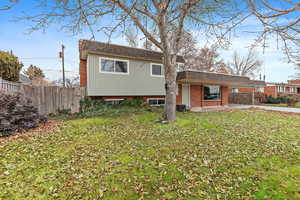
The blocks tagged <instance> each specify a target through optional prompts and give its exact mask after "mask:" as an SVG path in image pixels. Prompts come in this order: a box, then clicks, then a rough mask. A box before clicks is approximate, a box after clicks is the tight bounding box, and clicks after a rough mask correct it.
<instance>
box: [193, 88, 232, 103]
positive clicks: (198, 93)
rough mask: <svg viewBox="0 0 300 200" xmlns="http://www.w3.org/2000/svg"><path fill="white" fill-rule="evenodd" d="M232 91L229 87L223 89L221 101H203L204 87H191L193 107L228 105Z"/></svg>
mask: <svg viewBox="0 0 300 200" xmlns="http://www.w3.org/2000/svg"><path fill="white" fill-rule="evenodd" d="M230 91H231V89H230V88H228V87H221V100H215V101H214V100H212V101H211V100H209V101H205V100H203V86H200V85H191V86H190V95H191V107H202V106H222V105H228V95H229V93H230Z"/></svg>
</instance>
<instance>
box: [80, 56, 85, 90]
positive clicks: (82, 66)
mask: <svg viewBox="0 0 300 200" xmlns="http://www.w3.org/2000/svg"><path fill="white" fill-rule="evenodd" d="M86 68H87V66H86V60H81V59H80V63H79V75H80V87H86V86H87V69H86Z"/></svg>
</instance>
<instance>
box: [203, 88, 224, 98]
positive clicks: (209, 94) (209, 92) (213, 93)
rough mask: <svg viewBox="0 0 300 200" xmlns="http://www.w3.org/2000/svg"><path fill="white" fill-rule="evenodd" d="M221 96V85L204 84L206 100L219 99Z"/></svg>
mask: <svg viewBox="0 0 300 200" xmlns="http://www.w3.org/2000/svg"><path fill="white" fill-rule="evenodd" d="M220 97H221V92H220V86H217V85H207V86H204V100H219V99H220Z"/></svg>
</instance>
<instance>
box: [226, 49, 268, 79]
mask: <svg viewBox="0 0 300 200" xmlns="http://www.w3.org/2000/svg"><path fill="white" fill-rule="evenodd" d="M262 64H263V62H262V61H261V60H259V58H258V55H257V53H256V52H255V51H254V50H253V49H249V50H248V52H247V55H246V56H241V55H240V54H239V53H238V52H237V51H235V52H234V53H233V58H232V61H231V62H230V63H229V65H228V71H229V73H230V74H233V75H239V76H248V77H251V78H255V77H256V76H257V74H258V73H259V71H260V70H261V66H262Z"/></svg>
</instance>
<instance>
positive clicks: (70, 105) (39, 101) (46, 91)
mask: <svg viewBox="0 0 300 200" xmlns="http://www.w3.org/2000/svg"><path fill="white" fill-rule="evenodd" d="M19 92H20V93H22V94H23V95H24V96H25V97H27V98H30V99H31V100H32V103H33V105H34V106H36V107H37V108H38V110H39V112H40V113H41V114H46V115H47V114H50V113H54V114H55V113H57V112H58V111H60V110H70V111H71V113H76V112H79V111H80V100H81V99H82V98H84V96H85V88H62V87H56V86H38V87H37V86H26V85H21V86H20V89H19Z"/></svg>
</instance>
